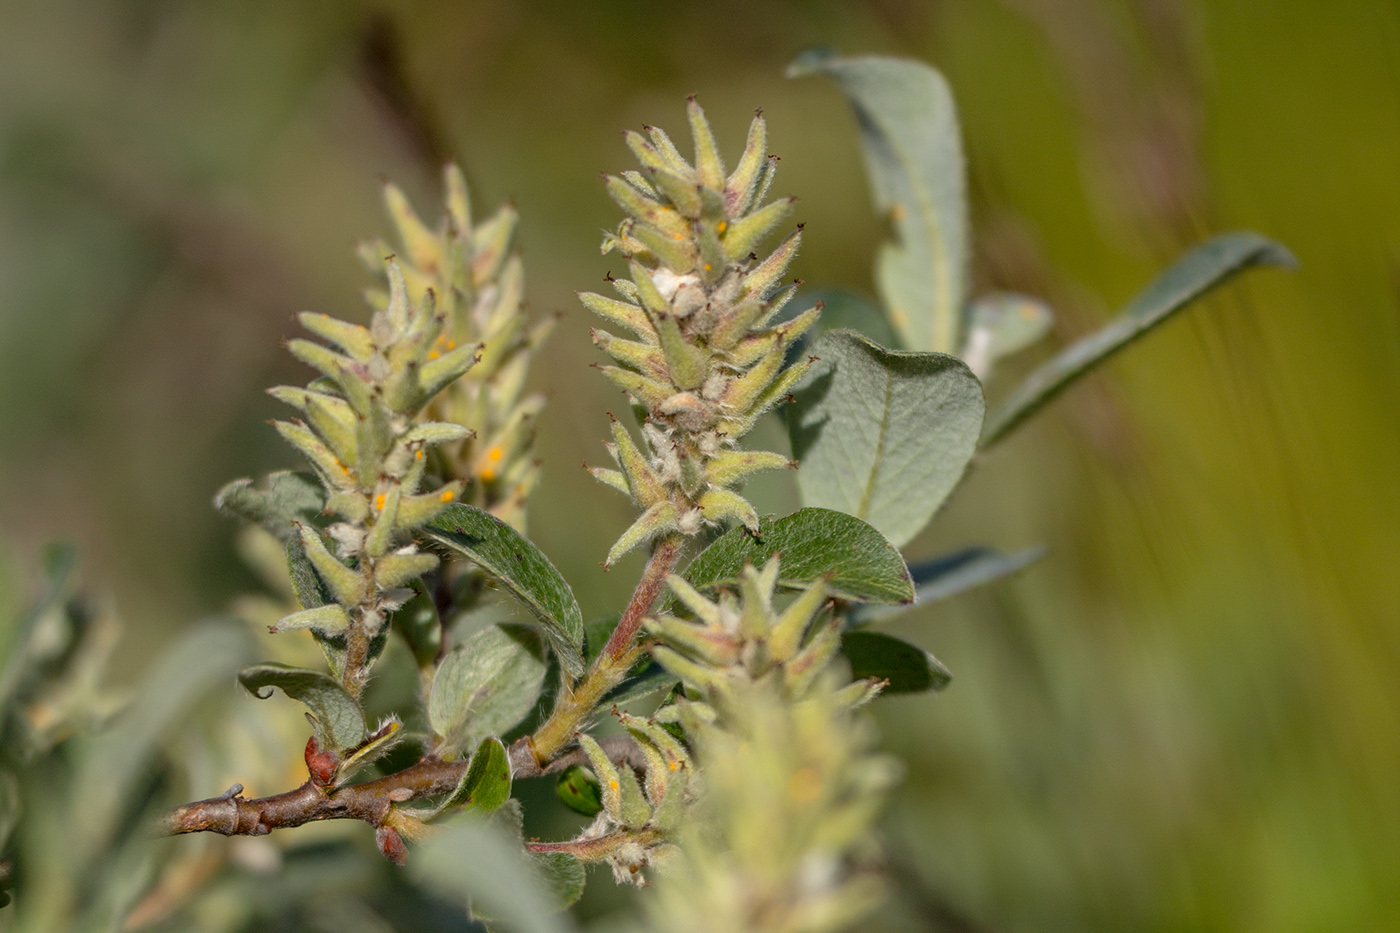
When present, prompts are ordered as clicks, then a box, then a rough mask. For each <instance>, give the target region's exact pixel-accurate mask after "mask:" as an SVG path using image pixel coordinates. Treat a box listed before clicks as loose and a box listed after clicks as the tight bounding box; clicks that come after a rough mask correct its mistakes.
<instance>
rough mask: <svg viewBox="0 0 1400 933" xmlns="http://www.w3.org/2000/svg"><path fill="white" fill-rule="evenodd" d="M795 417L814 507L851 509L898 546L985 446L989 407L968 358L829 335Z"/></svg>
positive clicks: (808, 499) (797, 452)
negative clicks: (981, 439)
mask: <svg viewBox="0 0 1400 933" xmlns="http://www.w3.org/2000/svg"><path fill="white" fill-rule="evenodd" d="M812 353H813V355H815V356H817V357H819V359H818V360H817V362H816V363H815V364H813V366H812V368H811V370H809V371H808V373H807V375H806V376H804V377H803V378H802V381H801V382H800V383H798V386H797V388H796V389H795V390H794V392H793V395H794V396H795V397H796V402H795V403H794V404H793V406H792V407H791V409H790V411H789V413H788V430H789V433H790V435H791V437H792V452H793V457H794V458H795V459H796V460H798V461H799V462H800V463H801V467H800V468H799V469H798V471H797V484H798V486H799V488H800V489H801V490H802V502H803V504H804V505H810V506H820V507H822V508H828V509H836V510H838V511H841V512H847V513H849V514H851V515H854V516H856V517H857V518H862V519H864V520H865V521H867V522H869V523H870V524H872V525H874V526H875V527H876V528H878V529H879V530H880V532H881V533H882V534H883V535H884V536H885V537H887V538H889V539H890V541H891V542H892V543H893V544H895V545H896V546H900V545H903V544H905V543H907V542H908V541H909V540H910V539H911V538H913V537H914V536H915V535H916V534H918V533H919V531H920V530H922V529H923V527H924V525H926V524H927V523H928V520H929V519H930V518H931V517H933V513H934V512H935V511H937V510H938V507H939V506H940V505H942V504H943V500H944V499H946V498H947V497H948V494H949V493H950V492H952V491H953V487H954V486H956V485H957V483H958V480H959V479H961V478H962V474H963V471H964V470H965V469H966V468H967V464H968V461H970V460H971V459H972V455H973V453H974V452H975V451H976V449H977V436H978V433H979V432H980V431H981V430H982V415H983V413H984V411H985V407H986V405H985V402H984V401H983V399H982V387H981V386H980V385H979V384H978V382H977V377H975V376H973V375H972V371H971V370H969V369H968V368H967V366H966V364H964V363H963V362H962V361H961V360H959V359H958V358H957V357H954V356H948V355H947V354H943V353H906V352H902V351H895V350H886V349H884V348H883V347H881V346H879V345H877V344H874V343H871V342H870V341H869V340H867V339H865V338H864V337H862V336H860V335H859V334H856V333H853V332H851V331H848V330H838V331H832V332H831V333H829V334H824V335H823V336H822V338H821V339H820V340H818V341H817V342H816V344H814V345H813V347H812Z"/></svg>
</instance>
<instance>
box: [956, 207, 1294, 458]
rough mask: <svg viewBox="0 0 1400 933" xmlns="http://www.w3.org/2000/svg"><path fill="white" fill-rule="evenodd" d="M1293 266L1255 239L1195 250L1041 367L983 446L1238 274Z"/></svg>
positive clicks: (1225, 240)
mask: <svg viewBox="0 0 1400 933" xmlns="http://www.w3.org/2000/svg"><path fill="white" fill-rule="evenodd" d="M1294 264H1295V261H1294V259H1293V255H1292V254H1291V253H1290V252H1288V250H1287V249H1285V248H1284V247H1283V246H1281V245H1279V244H1278V243H1275V242H1274V241H1273V240H1270V239H1267V238H1266V237H1262V236H1260V235H1259V234H1257V233H1249V232H1242V233H1224V234H1221V235H1220V236H1217V237H1213V238H1212V239H1210V240H1207V241H1206V242H1205V243H1202V244H1201V245H1200V246H1197V247H1196V248H1195V249H1193V250H1191V252H1189V253H1187V254H1186V255H1185V256H1182V257H1181V258H1180V259H1178V260H1177V261H1176V262H1175V263H1174V264H1173V265H1172V266H1171V267H1170V268H1168V269H1167V271H1165V272H1163V273H1162V274H1161V275H1159V276H1158V277H1157V278H1156V279H1155V280H1154V281H1153V282H1152V284H1151V285H1148V286H1147V288H1146V289H1145V290H1144V291H1143V292H1142V293H1141V294H1139V295H1138V296H1137V297H1136V298H1134V299H1133V300H1132V301H1131V302H1129V304H1128V306H1127V307H1126V308H1125V309H1123V312H1122V313H1121V314H1119V315H1118V317H1116V318H1114V319H1113V320H1112V321H1110V322H1109V323H1108V325H1107V326H1106V327H1104V328H1103V329H1102V330H1100V331H1098V332H1097V333H1094V334H1090V335H1089V336H1088V337H1085V338H1083V339H1082V340H1080V341H1078V342H1077V343H1074V344H1071V345H1070V346H1068V347H1066V348H1065V349H1064V350H1062V351H1060V353H1059V354H1058V355H1057V356H1055V357H1054V358H1053V359H1051V360H1049V361H1047V362H1045V363H1043V364H1041V365H1040V366H1038V367H1037V368H1036V369H1035V370H1033V371H1032V372H1031V374H1030V375H1029V376H1027V377H1026V378H1025V380H1024V381H1023V382H1022V383H1021V384H1020V386H1018V387H1017V389H1016V391H1015V392H1012V393H1011V396H1010V397H1009V398H1007V399H1006V401H1004V402H1003V403H1002V404H1001V405H999V406H998V407H997V409H996V410H995V411H994V412H993V413H992V415H991V417H990V418H988V419H987V426H986V429H985V430H984V431H983V432H982V446H983V447H990V446H991V445H992V444H995V443H996V442H997V441H999V440H1001V439H1002V438H1003V437H1005V436H1006V435H1007V434H1008V433H1010V432H1011V430H1012V429H1013V428H1015V427H1016V426H1018V425H1019V424H1020V423H1021V422H1023V421H1025V420H1026V419H1027V418H1029V417H1030V416H1031V415H1033V414H1034V413H1035V412H1036V411H1037V410H1039V409H1040V408H1041V406H1043V405H1045V404H1046V403H1047V402H1049V401H1050V400H1051V399H1053V398H1054V397H1055V396H1057V395H1059V394H1060V393H1061V392H1063V391H1064V390H1065V389H1066V388H1068V387H1069V386H1070V385H1071V384H1072V383H1073V382H1074V381H1075V380H1076V379H1078V378H1079V377H1080V376H1082V375H1084V374H1085V373H1086V372H1088V371H1089V370H1090V369H1092V368H1094V367H1095V366H1097V365H1098V364H1100V363H1102V362H1103V361H1104V360H1105V359H1107V358H1108V357H1110V356H1112V355H1113V354H1114V353H1117V352H1118V351H1119V350H1121V349H1123V348H1124V347H1126V346H1127V345H1128V344H1130V343H1132V342H1133V341H1134V340H1136V339H1137V338H1139V337H1141V336H1142V335H1143V334H1145V333H1147V332H1148V331H1149V330H1151V329H1152V328H1153V327H1156V326H1157V325H1158V324H1160V323H1162V322H1163V321H1165V320H1166V319H1167V318H1169V317H1171V316H1172V314H1174V313H1175V312H1177V311H1180V310H1181V309H1182V308H1184V307H1186V306H1187V305H1189V304H1190V303H1191V302H1192V301H1194V300H1196V299H1197V298H1199V297H1200V296H1201V295H1204V294H1205V293H1206V292H1208V291H1210V290H1211V289H1212V288H1214V287H1215V286H1217V285H1219V284H1220V283H1222V282H1224V281H1226V280H1228V279H1229V278H1231V277H1232V276H1234V275H1235V274H1236V273H1238V272H1243V271H1244V270H1245V269H1248V268H1251V267H1252V266H1259V265H1267V266H1285V267H1291V266H1293V265H1294Z"/></svg>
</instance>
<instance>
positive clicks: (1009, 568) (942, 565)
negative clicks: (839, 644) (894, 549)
mask: <svg viewBox="0 0 1400 933" xmlns="http://www.w3.org/2000/svg"><path fill="white" fill-rule="evenodd" d="M1044 556H1045V548H1043V547H1033V548H1026V549H1025V550H1023V551H1016V552H1015V553H1012V554H1003V553H1001V552H1000V551H997V550H995V549H993V548H989V547H971V548H966V549H964V550H961V551H956V552H954V553H952V554H945V555H943V556H942V557H936V558H934V559H933V560H927V561H922V562H920V563H918V564H915V565H914V566H912V567H910V568H909V575H910V576H911V577H913V578H914V602H913V604H912V605H908V606H857V607H856V608H855V610H854V611H853V612H852V613H851V614H850V624H851V625H864V624H866V623H867V622H873V621H875V620H876V619H883V618H886V617H888V616H892V615H898V614H899V613H901V612H907V611H908V610H910V609H913V608H914V607H915V606H922V605H925V604H927V603H936V602H938V601H939V600H942V599H947V598H948V597H950V596H956V595H957V594H959V593H963V592H966V591H967V590H970V589H973V588H974V587H978V586H982V585H983V584H986V583H991V582H993V581H994V580H1000V579H1001V578H1003V577H1009V576H1011V575H1012V574H1013V573H1018V572H1020V571H1021V570H1023V569H1025V568H1026V567H1029V566H1030V565H1031V564H1033V563H1035V562H1036V561H1038V560H1040V559H1041V558H1042V557H1044Z"/></svg>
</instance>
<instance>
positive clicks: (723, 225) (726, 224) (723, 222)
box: [715, 220, 729, 233]
mask: <svg viewBox="0 0 1400 933" xmlns="http://www.w3.org/2000/svg"><path fill="white" fill-rule="evenodd" d="M728 229H729V221H727V220H721V221H720V222H719V226H718V227H715V232H716V233H723V232H724V231H726V230H728Z"/></svg>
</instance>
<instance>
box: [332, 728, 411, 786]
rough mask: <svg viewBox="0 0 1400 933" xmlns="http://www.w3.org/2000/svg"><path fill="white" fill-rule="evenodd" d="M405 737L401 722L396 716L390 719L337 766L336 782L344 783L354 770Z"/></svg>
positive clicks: (385, 751) (371, 762) (388, 750)
mask: <svg viewBox="0 0 1400 933" xmlns="http://www.w3.org/2000/svg"><path fill="white" fill-rule="evenodd" d="M405 738H407V732H406V731H405V729H404V727H403V723H401V722H399V720H398V719H397V718H393V719H390V720H389V721H388V722H386V723H384V724H383V725H382V726H380V727H379V728H378V729H376V730H375V731H374V734H373V735H371V736H370V737H369V738H368V739H366V740H365V742H364V744H363V745H361V746H360V747H359V748H357V749H355V751H354V752H353V753H352V754H350V755H349V756H348V757H347V758H346V759H345V761H344V762H342V763H341V765H340V768H339V780H338V781H337V782H336V783H337V784H344V783H345V782H346V781H348V780H349V779H350V778H352V777H354V775H355V772H356V771H357V770H359V769H360V768H363V767H364V766H365V765H369V764H373V763H374V762H376V761H378V760H379V759H381V758H383V757H384V756H385V755H387V754H389V753H390V752H391V751H393V750H394V747H395V746H396V745H398V744H399V743H400V742H402V741H403V740H404V739H405Z"/></svg>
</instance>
